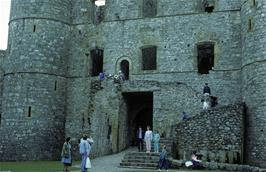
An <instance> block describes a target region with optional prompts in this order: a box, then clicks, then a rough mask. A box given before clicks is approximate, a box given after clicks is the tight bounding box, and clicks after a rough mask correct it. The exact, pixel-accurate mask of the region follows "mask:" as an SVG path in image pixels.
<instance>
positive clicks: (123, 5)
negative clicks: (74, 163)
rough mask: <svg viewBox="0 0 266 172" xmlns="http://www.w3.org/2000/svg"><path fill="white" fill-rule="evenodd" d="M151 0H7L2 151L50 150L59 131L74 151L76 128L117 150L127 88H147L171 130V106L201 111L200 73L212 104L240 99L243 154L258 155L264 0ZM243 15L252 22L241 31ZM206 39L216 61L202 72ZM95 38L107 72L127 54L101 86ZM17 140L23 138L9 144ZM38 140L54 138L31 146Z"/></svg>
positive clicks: (100, 150)
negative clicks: (200, 53) (125, 77)
mask: <svg viewBox="0 0 266 172" xmlns="http://www.w3.org/2000/svg"><path fill="white" fill-rule="evenodd" d="M253 2H255V5H253ZM156 3H157V9H156V11H157V15H156V16H155V17H152V18H144V17H143V11H142V8H143V2H142V1H137V0H134V1H132V0H124V1H123V2H120V1H119V2H118V1H116V0H108V1H106V5H105V7H102V8H100V9H99V8H96V7H95V6H94V4H93V3H92V2H91V1H87V0H75V1H74V0H53V1H49V2H48V1H47V2H46V1H43V0H25V1H23V3H21V1H19V0H13V1H12V7H11V18H10V31H9V43H8V55H7V58H5V59H4V60H3V61H1V66H2V68H3V71H4V75H3V76H4V77H3V97H2V98H3V101H2V102H3V110H2V123H1V133H5V134H1V140H4V142H3V144H2V145H4V146H3V147H4V149H2V150H5V151H10V150H11V149H13V148H14V147H16V148H18V149H17V150H18V151H17V152H16V153H14V154H12V155H10V156H8V157H7V158H4V159H7V160H14V159H21V160H25V159H27V160H29V159H33V160H34V159H47V157H53V158H57V157H58V156H59V154H60V149H61V144H62V142H63V140H64V137H65V136H71V137H72V138H73V142H74V144H73V145H74V146H73V150H74V152H75V157H78V146H77V143H78V139H79V138H80V137H81V135H82V134H83V133H87V134H89V135H92V136H93V137H94V138H95V142H96V144H95V147H94V150H93V155H95V156H100V155H104V154H109V153H114V152H118V151H121V150H122V149H124V148H126V147H127V146H128V145H129V143H128V142H127V140H126V136H127V133H126V132H125V131H126V130H129V128H128V126H126V125H125V124H126V121H128V120H130V119H128V116H127V115H125V114H126V111H127V109H126V100H124V96H123V93H127V92H143V91H149V92H153V101H154V102H153V103H154V104H153V116H154V117H153V126H154V128H155V129H159V130H160V131H161V132H164V133H165V134H166V136H170V135H171V134H172V133H171V125H173V124H175V123H176V122H179V120H180V116H179V115H178V114H180V113H181V112H182V111H186V112H187V113H189V114H190V115H191V116H194V115H195V114H198V113H199V111H200V109H201V102H200V100H199V99H200V96H199V95H200V94H201V92H202V87H203V84H204V83H205V82H208V83H209V85H210V87H211V89H212V94H213V95H214V96H216V97H218V102H219V104H221V105H228V104H233V103H235V102H239V101H245V102H246V103H247V107H248V109H247V114H248V117H247V119H248V120H247V131H246V138H247V142H246V143H247V144H246V146H247V149H246V150H251V151H247V152H246V157H247V159H246V162H248V163H253V164H255V163H258V165H262V164H263V163H262V162H264V161H265V160H264V159H263V157H262V156H263V154H265V150H264V148H263V145H264V143H265V141H264V140H263V139H259V138H261V136H262V135H263V134H264V133H265V132H264V131H265V125H264V121H265V120H264V118H265V113H264V110H265V106H264V104H265V103H264V102H265V100H264V98H263V96H262V95H264V92H265V91H264V85H265V81H264V80H265V79H264V76H265V75H264V72H263V71H264V69H265V64H264V60H265V58H264V57H265V51H264V50H265V47H264V44H263V43H264V42H265V40H266V39H265V35H266V34H265V29H263V28H265V27H264V23H265V22H264V20H265V17H264V15H265V1H264V0H255V1H251V0H250V1H247V0H242V1H240V0H235V1H229V0H214V3H215V8H214V11H213V12H212V13H206V12H204V9H203V6H202V0H180V1H178V2H175V1H171V0H165V1H158V0H157V1H156ZM97 10H100V11H101V12H102V14H104V15H103V16H104V18H103V20H102V21H101V22H99V21H95V20H96V16H95V14H96V13H97ZM250 18H252V19H254V20H253V23H252V24H253V25H254V28H253V31H252V32H247V27H248V25H249V24H248V21H249V19H250ZM255 40H258V41H255ZM205 41H211V42H213V43H214V44H215V48H214V56H215V57H214V59H215V60H214V67H213V69H212V70H211V71H210V73H209V74H204V75H200V74H198V71H197V50H196V48H197V45H198V44H199V43H201V42H205ZM149 45H153V46H156V47H157V68H156V70H152V71H144V70H142V69H141V48H142V47H145V46H149ZM96 47H97V48H100V49H103V50H104V64H103V69H104V70H105V71H106V73H110V74H114V73H117V72H118V71H119V70H120V62H121V61H122V60H124V59H126V60H128V61H129V65H130V66H129V68H130V75H129V77H130V82H124V83H123V84H121V85H120V86H118V87H117V86H115V85H114V84H113V83H112V82H110V81H106V82H104V83H102V84H103V85H99V83H98V81H97V79H98V78H97V77H91V76H90V75H91V74H90V73H91V69H92V62H91V57H90V51H91V50H92V49H95V48H96ZM1 54H2V53H0V56H1ZM242 82H243V84H242ZM10 86H12V87H10ZM55 87H56V89H55ZM250 95H252V96H250ZM99 102H100V103H99ZM29 107H31V108H32V117H30V118H29V117H27V114H28V111H29ZM18 119H19V120H18ZM257 119H259V120H257ZM259 121H260V122H259ZM163 124H166V125H163ZM39 125H40V126H42V128H41V129H40V128H39ZM45 126H49V128H45ZM29 128H30V129H29ZM14 129H16V130H15V132H13V131H14ZM2 131H3V132H2ZM110 132H111V133H110ZM9 135H11V136H12V137H8V136H9ZM35 135H39V137H36V136H35ZM49 135H50V137H49ZM2 138H3V139H2ZM34 138H37V139H34ZM118 138H119V139H118ZM18 140H19V141H21V142H29V144H28V145H27V146H26V147H23V146H22V145H20V144H14V145H8V144H7V143H10V142H14V143H17V141H18ZM253 140H254V141H253ZM44 141H46V143H47V144H48V145H53V146H45V145H44V146H43V147H41V148H38V147H37V145H38V144H42V143H43V142H44ZM256 143H259V146H256V145H257V144H256ZM30 148H32V150H30V151H28V150H29V149H30ZM27 151H28V153H25V152H27ZM34 152H35V153H36V154H34ZM42 152H44V153H42ZM1 153H3V151H2V152H1ZM1 157H3V156H1ZM256 157H260V159H261V162H258V161H257V158H256ZM255 161H256V162H255Z"/></svg>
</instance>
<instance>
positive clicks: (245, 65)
mask: <svg viewBox="0 0 266 172" xmlns="http://www.w3.org/2000/svg"><path fill="white" fill-rule="evenodd" d="M265 15H266V1H265V0H260V1H259V0H257V1H255V4H254V2H253V1H244V2H243V3H242V11H241V20H242V27H241V28H242V33H243V37H242V42H243V48H242V55H243V58H242V78H243V79H242V81H243V87H242V93H243V101H244V102H245V103H246V105H247V117H246V118H247V124H246V145H245V146H246V147H245V148H246V152H245V153H246V155H245V157H246V159H245V160H246V163H249V164H254V165H257V166H263V167H265V161H266V157H265V153H266V148H265V146H264V145H265V144H266V140H265V139H262V138H263V137H264V136H265V131H266V125H265V121H266V113H265V110H266V102H265V94H266V90H265V84H266V82H265V81H266V77H265V76H266V75H265V74H266V73H265V71H266V51H265V43H266V29H265V28H266V24H265V23H266V22H265V21H266V17H265Z"/></svg>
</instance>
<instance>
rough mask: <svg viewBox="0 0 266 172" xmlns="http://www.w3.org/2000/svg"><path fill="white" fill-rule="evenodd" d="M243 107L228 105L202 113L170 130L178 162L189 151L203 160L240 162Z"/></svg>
mask: <svg viewBox="0 0 266 172" xmlns="http://www.w3.org/2000/svg"><path fill="white" fill-rule="evenodd" d="M243 112H244V108H243V105H241V104H238V105H230V106H225V107H218V108H215V109H212V110H208V111H205V112H204V111H203V112H201V113H200V114H199V115H197V116H195V117H193V118H190V119H188V120H186V121H184V122H182V123H179V124H177V125H176V127H174V129H175V132H176V133H175V137H176V150H177V158H178V159H183V158H184V159H187V160H188V159H190V156H191V154H192V152H193V151H197V152H199V153H201V154H203V159H204V160H205V161H216V162H221V163H225V162H227V163H241V161H242V160H243V156H244V152H243V145H244V113H243Z"/></svg>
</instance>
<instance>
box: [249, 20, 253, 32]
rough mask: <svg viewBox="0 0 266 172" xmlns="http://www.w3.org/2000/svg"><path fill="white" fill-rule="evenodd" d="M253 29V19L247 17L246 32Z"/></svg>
mask: <svg viewBox="0 0 266 172" xmlns="http://www.w3.org/2000/svg"><path fill="white" fill-rule="evenodd" d="M252 31H253V20H252V18H249V19H248V32H252Z"/></svg>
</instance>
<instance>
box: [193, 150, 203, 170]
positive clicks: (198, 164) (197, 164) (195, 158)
mask: <svg viewBox="0 0 266 172" xmlns="http://www.w3.org/2000/svg"><path fill="white" fill-rule="evenodd" d="M191 161H192V164H193V166H192V168H193V169H198V170H199V169H204V166H203V165H202V163H201V162H202V161H201V160H200V158H199V155H197V153H196V151H193V153H192V155H191Z"/></svg>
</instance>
